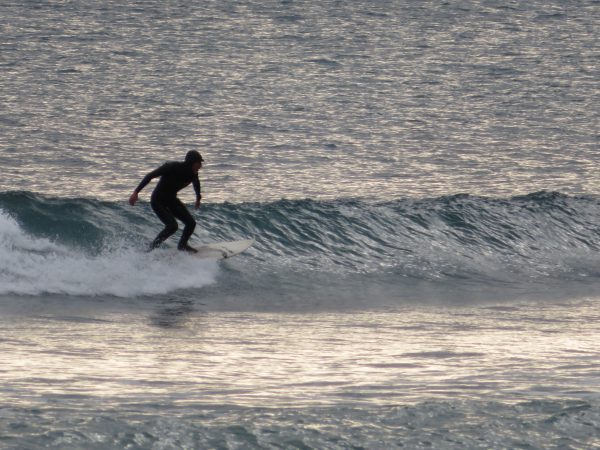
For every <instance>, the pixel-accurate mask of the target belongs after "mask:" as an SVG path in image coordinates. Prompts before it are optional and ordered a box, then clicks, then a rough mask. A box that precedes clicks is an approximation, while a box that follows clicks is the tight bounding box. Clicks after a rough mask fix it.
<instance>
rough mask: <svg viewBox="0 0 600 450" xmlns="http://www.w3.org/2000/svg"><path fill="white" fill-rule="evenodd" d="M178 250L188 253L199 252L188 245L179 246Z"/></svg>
mask: <svg viewBox="0 0 600 450" xmlns="http://www.w3.org/2000/svg"><path fill="white" fill-rule="evenodd" d="M177 250H180V251H182V252H188V253H198V250H196V249H195V248H193V247H190V246H189V245H187V244H186V245H178V246H177Z"/></svg>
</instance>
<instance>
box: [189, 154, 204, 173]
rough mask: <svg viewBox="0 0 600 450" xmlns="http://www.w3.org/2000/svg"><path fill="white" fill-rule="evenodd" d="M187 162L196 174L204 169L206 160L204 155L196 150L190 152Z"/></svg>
mask: <svg viewBox="0 0 600 450" xmlns="http://www.w3.org/2000/svg"><path fill="white" fill-rule="evenodd" d="M185 162H186V163H187V164H190V165H191V166H192V169H194V172H197V171H198V170H199V169H200V167H202V163H203V162H204V158H202V155H201V154H200V153H198V152H197V151H196V150H190V151H189V152H187V153H186V155H185Z"/></svg>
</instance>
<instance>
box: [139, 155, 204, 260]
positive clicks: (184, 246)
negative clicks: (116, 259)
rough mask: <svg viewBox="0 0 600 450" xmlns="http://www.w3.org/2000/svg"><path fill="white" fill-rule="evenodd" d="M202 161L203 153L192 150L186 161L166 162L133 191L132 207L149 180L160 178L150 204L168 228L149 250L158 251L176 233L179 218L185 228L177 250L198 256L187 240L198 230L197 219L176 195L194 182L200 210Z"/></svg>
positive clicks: (196, 205)
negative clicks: (199, 175)
mask: <svg viewBox="0 0 600 450" xmlns="http://www.w3.org/2000/svg"><path fill="white" fill-rule="evenodd" d="M203 162H204V159H203V158H202V155H200V153H198V152H197V151H196V150H190V151H189V152H187V154H186V155H185V160H184V161H183V162H177V161H171V162H167V163H165V164H163V165H162V166H160V167H159V168H158V169H156V170H153V171H152V172H150V173H149V174H148V175H146V176H145V177H144V179H143V180H142V181H141V182H140V184H139V185H138V187H137V188H136V189H135V191H133V194H131V197H129V204H130V205H131V206H133V205H135V203H136V202H137V200H138V194H139V192H140V191H141V190H142V189H144V187H146V185H147V184H148V183H150V180H152V179H153V178H157V177H160V180H159V181H158V184H157V185H156V187H155V188H154V191H153V192H152V197H151V200H150V205H151V206H152V209H153V210H154V212H155V213H156V215H157V216H158V218H159V219H160V220H161V221H162V222H163V223H164V224H165V228H164V229H163V230H162V231H161V232H160V233H159V234H158V236H156V238H155V239H154V241H152V243H151V244H150V250H153V249H155V248H157V247H158V246H159V245H160V244H162V243H163V242H164V241H165V240H167V238H169V237H170V236H172V235H173V234H174V233H175V232H176V231H177V220H175V219H179V220H181V221H182V222H183V224H184V228H183V233H182V235H181V239H180V240H179V244H178V245H177V248H178V249H179V250H183V251H187V252H191V253H196V251H197V250H196V249H195V248H192V247H190V246H189V245H188V240H189V239H190V236H191V235H192V233H193V232H194V229H195V228H196V220H195V219H194V218H193V217H192V215H191V214H190V212H189V211H188V209H187V208H186V207H185V205H184V204H183V203H181V200H179V199H178V198H177V193H178V192H179V191H180V190H181V189H183V188H184V187H186V186H188V185H189V184H190V183H192V185H193V186H194V191H196V204H195V207H196V209H198V208H199V207H200V200H201V199H202V195H201V193H200V180H199V179H198V170H200V168H201V167H202V163H203Z"/></svg>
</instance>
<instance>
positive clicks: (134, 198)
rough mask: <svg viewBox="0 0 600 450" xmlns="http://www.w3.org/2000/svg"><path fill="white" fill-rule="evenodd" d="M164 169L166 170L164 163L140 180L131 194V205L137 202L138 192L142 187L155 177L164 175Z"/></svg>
mask: <svg viewBox="0 0 600 450" xmlns="http://www.w3.org/2000/svg"><path fill="white" fill-rule="evenodd" d="M164 171H165V166H164V165H162V166H160V167H159V168H158V169H156V170H153V171H152V172H150V173H149V174H147V175H146V176H145V177H144V178H143V179H142V181H141V182H140V184H138V187H136V188H135V190H134V191H133V194H131V197H129V204H130V205H131V206H133V205H135V202H137V199H138V194H139V193H140V191H141V190H142V189H144V188H145V187H146V185H147V184H148V183H150V181H152V180H153V179H154V178H157V177H160V176H162V175H163V174H164Z"/></svg>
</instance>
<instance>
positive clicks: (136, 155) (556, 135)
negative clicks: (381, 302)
mask: <svg viewBox="0 0 600 450" xmlns="http://www.w3.org/2000/svg"><path fill="white" fill-rule="evenodd" d="M2 8H3V9H2V17H1V18H0V24H2V26H3V32H2V61H1V63H2V70H3V77H2V81H1V82H0V89H1V93H2V102H3V105H4V108H3V111H0V127H1V130H2V133H1V137H0V149H1V153H0V158H1V159H0V163H1V164H2V166H3V171H4V175H5V176H4V177H2V179H1V180H0V188H1V189H15V188H17V189H24V190H36V191H42V192H47V193H51V194H55V195H56V194H58V195H63V194H68V195H70V196H81V195H89V196H94V197H102V198H109V199H118V198H124V197H126V194H127V193H128V192H129V191H130V190H131V189H132V188H133V187H134V186H135V185H136V184H137V182H138V180H139V178H140V177H141V176H142V175H143V174H144V173H146V172H147V171H149V170H150V169H151V168H153V167H154V166H156V165H158V164H159V163H161V162H162V161H163V160H164V159H180V158H181V157H182V155H183V154H184V153H185V151H186V150H187V149H189V148H191V147H194V146H197V148H199V149H200V150H201V151H202V152H203V153H205V155H206V156H207V161H208V165H207V167H206V171H205V188H206V192H207V193H208V194H209V195H208V196H207V197H206V200H207V201H223V200H228V201H234V202H237V201H247V200H265V199H278V198H281V197H288V198H299V197H300V198H302V197H313V198H314V197H326V198H338V197H372V198H373V197H374V198H395V197H398V196H406V195H410V196H423V195H425V196H435V195H445V194H448V193H457V192H469V193H471V194H483V195H507V194H514V193H521V194H522V193H529V192H534V191H538V190H543V189H545V190H558V191H562V192H566V193H582V192H586V193H598V192H599V191H598V184H599V183H598V182H599V178H598V172H597V171H596V170H595V165H596V162H597V157H598V144H599V134H598V124H599V115H600V112H599V109H598V106H597V105H598V89H599V87H598V79H599V77H600V70H599V63H598V56H597V36H598V32H599V29H598V19H599V13H598V5H597V2H595V1H593V0H589V1H567V2H564V1H560V2H559V1H552V2H547V1H543V2H541V1H534V2H531V1H529V2H520V1H499V0H498V1H491V0H488V1H478V2H469V3H465V2H459V3H449V2H442V3H440V2H431V1H426V2H412V1H376V2H364V1H358V2H339V1H331V0H328V1H322V2H312V1H300V2H292V1H268V2H257V1H243V2H227V1H226V2H200V3H198V2H196V3H194V2H187V1H178V2H168V3H164V2H154V1H153V2H145V3H144V5H140V4H138V3H136V2H118V3H114V2H108V3H105V4H103V5H96V4H90V3H89V2H85V1H74V2H68V3H63V2H40V3H35V2H34V3H29V2H25V3H8V4H6V5H4V6H3V7H2Z"/></svg>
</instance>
